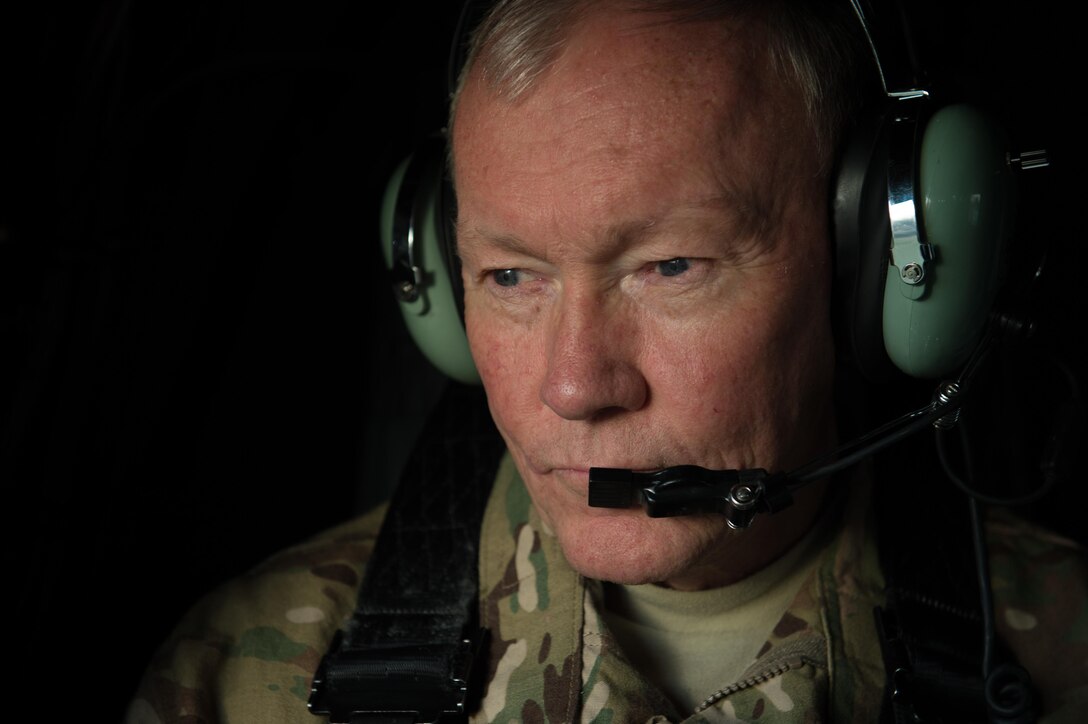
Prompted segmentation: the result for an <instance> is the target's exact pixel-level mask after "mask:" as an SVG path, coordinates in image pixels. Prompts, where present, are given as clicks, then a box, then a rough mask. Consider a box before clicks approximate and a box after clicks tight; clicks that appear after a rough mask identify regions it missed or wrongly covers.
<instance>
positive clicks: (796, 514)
mask: <svg viewBox="0 0 1088 724" xmlns="http://www.w3.org/2000/svg"><path fill="white" fill-rule="evenodd" d="M720 5H721V6H720V7H718V4H714V3H706V2H694V3H683V2H620V1H618V0H617V1H616V2H577V1H572V2H535V3H534V2H532V1H531V0H529V1H526V2H508V3H500V4H499V8H500V9H499V12H498V14H497V15H493V16H492V17H491V18H489V19H488V20H487V21H485V24H484V25H483V29H482V30H481V32H480V33H478V34H477V37H476V39H475V41H474V50H473V54H472V55H471V57H470V59H469V64H468V66H467V69H466V70H465V72H464V73H463V76H462V81H461V86H460V89H459V92H458V94H457V97H456V99H455V104H454V113H453V116H452V124H451V139H452V147H451V150H452V153H451V159H452V174H453V180H454V185H455V188H456V192H457V208H458V213H457V219H456V229H457V251H458V253H459V255H460V258H461V261H462V266H463V282H464V319H465V326H466V331H467V333H468V339H469V344H470V346H471V350H472V355H473V358H474V360H475V363H476V366H477V368H478V370H479V373H480V376H481V378H482V380H483V383H484V387H485V389H486V392H487V398H488V403H489V406H490V410H491V414H492V416H493V418H494V421H495V423H496V425H497V427H498V429H499V431H500V433H501V434H502V437H503V440H504V441H505V443H506V446H507V449H508V453H509V455H508V458H507V459H506V460H505V461H504V462H503V464H502V465H501V467H500V471H499V475H498V478H497V480H496V483H495V488H494V490H493V492H492V493H491V500H490V503H489V506H488V510H487V513H486V515H485V518H484V522H483V530H482V533H481V550H480V560H479V570H480V612H481V613H480V616H481V620H482V622H483V624H484V625H485V626H486V627H487V628H488V629H489V630H490V632H491V637H490V639H491V643H490V651H489V654H490V656H489V660H488V662H487V669H486V677H485V678H486V684H485V686H484V687H483V691H482V697H481V700H480V702H479V703H478V705H477V706H475V708H474V713H473V716H474V717H476V718H478V719H480V720H486V721H504V722H505V721H544V720H548V721H574V720H583V721H613V722H618V721H651V720H652V721H666V720H667V721H678V720H681V719H686V718H689V717H691V718H692V719H691V720H693V721H709V720H715V721H717V720H724V721H734V720H744V721H748V720H754V719H758V720H760V721H790V722H794V721H796V722H802V721H806V722H810V721H836V722H839V721H859V722H861V721H866V722H867V721H875V720H877V719H878V717H879V716H880V711H881V707H882V704H883V696H884V692H885V685H886V673H885V670H884V658H883V656H882V652H881V645H880V641H879V637H878V634H877V631H876V628H875V626H874V623H873V609H874V608H875V607H877V606H879V605H881V604H882V602H883V601H884V594H883V579H882V576H881V572H880V569H879V566H878V564H877V556H876V551H875V546H874V542H873V535H872V530H871V520H870V516H869V506H868V501H867V497H866V489H867V488H866V485H865V484H864V482H858V483H857V484H855V485H853V486H852V487H850V489H849V492H847V490H845V489H844V488H843V486H836V488H834V489H830V488H828V483H827V481H820V482H818V483H816V484H814V485H811V486H808V487H806V488H804V489H803V490H801V491H800V492H799V493H798V494H797V495H796V497H795V500H794V503H793V505H791V506H790V507H789V508H787V509H786V510H784V511H783V512H780V513H777V514H775V515H771V516H764V517H759V518H757V519H756V521H755V523H754V524H753V525H752V526H751V528H750V529H748V530H745V531H743V532H737V531H734V530H732V529H731V528H730V527H729V526H728V525H727V524H726V522H725V518H724V517H722V516H719V515H697V516H686V517H671V518H649V517H647V516H646V515H645V514H643V513H642V512H641V511H639V510H637V509H618V510H617V509H601V508H591V507H589V506H587V505H586V497H587V489H588V477H589V468H590V467H596V466H610V467H619V468H630V469H633V470H654V469H658V468H662V467H665V466H669V465H676V464H697V465H701V466H704V467H707V468H728V469H744V468H765V469H768V470H773V471H780V470H781V471H784V470H790V469H793V468H796V467H797V466H799V465H801V464H802V463H804V462H806V461H808V460H810V459H812V458H814V457H816V456H818V455H819V454H821V453H824V452H826V451H828V450H830V449H832V448H833V447H834V445H835V444H836V442H837V439H838V435H837V432H836V414H835V408H834V405H833V399H832V397H833V396H832V388H833V378H834V370H835V361H836V353H835V346H834V342H833V338H832V319H831V316H832V313H831V282H832V259H831V247H830V243H829V236H830V230H829V220H828V206H829V203H828V187H829V174H830V172H831V169H832V166H833V163H832V155H831V154H832V152H833V150H834V149H835V148H836V147H837V145H838V141H839V138H838V134H839V129H840V127H841V125H842V120H843V118H842V117H843V115H844V112H845V110H846V109H848V108H849V106H850V101H849V99H850V92H849V88H850V87H851V84H852V83H851V81H850V79H849V77H843V78H830V79H829V77H828V76H829V74H831V73H833V72H834V71H835V70H836V69H838V71H839V72H842V73H844V74H845V73H847V71H848V70H849V69H850V68H851V65H850V63H849V62H844V61H843V58H842V57H841V55H848V53H845V52H842V53H841V54H840V51H843V48H844V47H845V45H844V43H845V41H844V39H843V38H844V37H845V36H840V35H838V34H836V33H837V32H840V31H842V30H843V28H844V27H845V26H844V25H843V24H841V23H837V22H836V21H834V20H832V21H830V22H828V23H826V24H823V25H819V26H814V25H811V24H810V23H811V22H815V20H816V19H818V18H819V17H820V15H819V14H816V15H811V16H809V15H806V13H805V12H801V14H800V15H798V14H797V12H796V11H797V10H798V7H799V6H791V4H789V3H772V4H769V5H768V4H764V5H760V4H748V3H722V4H720ZM842 6H843V7H842V8H840V10H841V11H842V12H841V13H838V14H848V13H849V8H848V6H847V5H846V3H845V2H844V3H843V4H842ZM800 9H801V10H802V11H803V10H804V8H803V4H801V6H800ZM844 99H845V100H844ZM830 503H833V504H830ZM380 515H381V511H378V513H376V514H374V515H371V516H368V517H366V518H364V519H362V520H360V521H355V522H352V523H350V524H348V525H347V527H345V528H343V529H339V530H338V531H336V532H334V533H332V534H330V535H328V536H324V537H321V538H319V539H317V540H315V541H312V542H310V543H308V544H306V545H304V546H303V547H301V548H299V549H296V550H293V551H291V552H289V553H287V554H283V555H281V556H277V557H275V558H273V559H271V561H270V562H269V563H267V564H266V565H265V566H263V567H262V568H261V569H259V570H258V571H257V572H255V573H254V574H253V575H252V576H248V577H246V578H245V579H243V580H241V581H240V582H238V583H235V584H231V585H230V586H228V587H226V588H225V589H223V590H222V591H219V592H217V593H216V594H214V595H213V596H211V597H210V598H209V599H207V600H206V601H204V602H203V603H202V604H201V605H200V606H199V607H198V608H197V609H196V610H195V611H194V612H193V614H191V615H190V617H188V618H187V620H186V621H185V622H184V623H183V624H182V626H181V627H180V628H179V630H178V633H177V635H176V638H175V639H174V640H173V642H172V643H171V644H170V645H168V646H167V647H166V648H165V649H164V653H163V656H162V658H161V660H160V661H157V662H156V663H155V664H153V665H152V667H151V668H150V669H149V672H148V676H147V678H146V680H145V684H144V686H143V688H142V690H141V692H140V694H139V695H138V697H137V698H136V700H135V701H134V703H133V706H132V708H131V711H130V720H131V721H157V720H162V721H181V720H183V719H187V717H197V719H198V720H207V719H214V718H216V717H222V718H223V719H224V720H226V719H229V720H231V721H306V720H307V718H308V717H309V714H307V713H306V708H305V703H304V699H305V694H307V693H308V687H309V683H310V679H311V677H312V675H313V672H314V669H315V667H316V666H317V661H318V658H319V657H320V655H321V654H322V653H323V652H324V651H325V649H326V648H327V646H328V642H329V640H330V639H331V638H332V636H333V633H334V632H335V631H336V629H337V628H338V626H339V625H340V623H341V622H342V620H343V619H344V618H345V616H347V614H348V613H349V612H350V610H351V607H352V605H353V603H354V600H353V596H354V593H355V584H356V582H357V580H358V575H359V570H360V568H361V567H362V565H363V564H364V562H365V558H366V556H367V555H368V552H369V544H370V539H371V537H372V536H373V533H374V531H375V530H376V528H377V525H378V523H379V521H380ZM1009 531H1011V532H1014V533H1015V534H1016V535H1015V536H1006V539H1009V538H1012V537H1017V536H1018V537H1019V538H1020V541H1021V543H1020V544H1021V545H1024V541H1029V542H1028V543H1027V544H1026V545H1027V547H1029V548H1031V547H1035V548H1036V549H1039V550H1041V549H1044V548H1045V550H1046V551H1047V556H1048V560H1049V561H1051V562H1055V563H1060V564H1061V565H1065V564H1066V562H1067V561H1069V560H1071V559H1070V556H1071V555H1073V554H1075V551H1073V550H1072V549H1071V548H1070V547H1068V546H1066V545H1065V544H1064V543H1061V542H1055V541H1053V540H1051V539H1048V538H1046V537H1044V536H1042V535H1040V534H1037V533H1036V532H1034V531H1032V530H1029V529H1028V528H1027V527H1024V526H1019V527H1016V528H1010V529H1008V530H1007V531H1006V532H1009ZM1003 540H1004V539H1003ZM1007 549H1008V546H1006V547H1005V548H1001V549H1000V550H1001V551H1002V552H1008V550H1007ZM1014 554H1015V551H1012V552H1011V553H1009V555H1008V556H1007V558H1008V559H1009V560H1012V559H1014V558H1015V555H1014ZM1036 559H1037V560H1039V557H1038V556H1037V558H1036ZM1047 570H1049V569H1047ZM334 571H346V573H345V574H341V575H333V573H332V572H334ZM1078 571H1079V569H1078ZM1032 575H1033V576H1034V577H1036V578H1039V577H1045V576H1046V575H1049V574H1048V573H1046V572H1044V571H1042V569H1039V568H1036V569H1035V570H1034V572H1033V573H1032ZM1076 575H1077V576H1078V578H1077V580H1076V581H1075V583H1076V587H1077V593H1076V594H1075V595H1074V596H1072V598H1071V599H1070V600H1067V601H1065V602H1064V603H1062V606H1063V607H1065V609H1063V610H1066V609H1068V607H1069V606H1072V607H1073V609H1074V610H1076V611H1083V610H1084V600H1083V583H1084V581H1083V578H1082V577H1080V573H1079V572H1078V573H1077V574H1076ZM1007 595H1008V596H1009V597H1011V598H1012V599H1014V600H1015V599H1016V596H1017V595H1018V594H1016V593H1015V591H1009V592H1007ZM1070 601H1072V602H1070ZM1002 605H1011V604H1006V603H1003V604H1002ZM1015 605H1016V606H1019V608H1014V609H1012V610H1015V611H1018V612H1025V611H1026V608H1025V607H1026V606H1027V604H1026V603H1024V602H1023V601H1019V600H1015ZM1045 609H1046V607H1045V606H1043V607H1042V608H1040V609H1032V612H1031V613H1030V614H1028V615H1030V616H1032V617H1033V620H1034V621H1035V625H1034V626H1033V627H1032V628H1037V630H1035V631H1034V632H1033V634H1032V635H1033V636H1034V637H1036V639H1035V640H1038V637H1039V636H1049V637H1051V638H1049V639H1047V640H1048V641H1050V644H1049V645H1051V646H1053V647H1054V648H1053V649H1052V654H1053V655H1054V656H1062V655H1070V656H1076V657H1079V658H1078V659H1077V660H1078V661H1083V656H1084V651H1083V647H1082V646H1080V645H1074V644H1072V643H1070V642H1069V641H1068V640H1067V639H1068V637H1065V636H1064V635H1063V634H1064V629H1063V630H1062V631H1061V632H1059V633H1057V634H1055V633H1052V632H1051V629H1050V628H1049V626H1050V624H1049V623H1048V622H1049V621H1050V620H1052V619H1053V620H1054V621H1058V622H1059V623H1056V624H1055V625H1056V626H1058V627H1059V628H1061V627H1066V626H1068V625H1070V618H1069V616H1068V615H1066V614H1068V610H1066V612H1065V614H1061V615H1057V616H1049V615H1048V612H1047V611H1046V610H1045ZM1002 610H1007V609H1002ZM1051 613H1053V612H1051ZM1006 618H1007V617H1006ZM1014 619H1015V617H1014ZM1015 634H1016V632H1015V631H1012V632H1010V636H1011V638H1012V639H1013V640H1012V643H1013V644H1014V645H1017V644H1021V645H1022V644H1024V642H1025V641H1028V639H1022V640H1018V639H1016V638H1015ZM1078 647H1079V648H1078ZM1036 658H1037V657H1036ZM1078 666H1080V667H1081V669H1083V664H1079V665H1078ZM1084 680H1085V676H1084V672H1083V670H1081V671H1079V672H1075V673H1072V674H1070V673H1069V672H1068V671H1067V672H1066V673H1065V674H1063V675H1059V676H1058V678H1057V679H1049V680H1047V681H1044V683H1043V688H1044V689H1045V692H1044V693H1045V694H1046V698H1044V704H1045V706H1046V707H1047V708H1048V709H1050V710H1056V709H1058V708H1059V707H1060V706H1062V705H1068V704H1069V701H1068V700H1066V699H1065V698H1064V697H1065V696H1066V694H1065V691H1066V690H1067V689H1071V688H1073V687H1074V686H1076V685H1077V684H1078V683H1080V684H1082V683H1083V682H1084ZM1080 691H1081V694H1080V695H1083V692H1084V689H1083V688H1082V689H1081V690H1080Z"/></svg>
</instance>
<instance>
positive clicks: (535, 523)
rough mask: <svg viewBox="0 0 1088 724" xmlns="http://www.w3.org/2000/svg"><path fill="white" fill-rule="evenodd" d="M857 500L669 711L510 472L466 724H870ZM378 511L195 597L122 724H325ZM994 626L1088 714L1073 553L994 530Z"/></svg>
mask: <svg viewBox="0 0 1088 724" xmlns="http://www.w3.org/2000/svg"><path fill="white" fill-rule="evenodd" d="M869 510H870V506H869V504H868V501H867V500H866V496H865V495H864V490H861V491H859V494H856V495H851V496H850V502H849V504H848V506H847V509H846V510H845V512H844V520H843V524H842V525H841V526H840V527H839V529H838V530H837V531H835V532H834V533H833V535H831V536H829V539H828V540H827V542H826V545H825V546H824V549H823V553H822V555H821V560H820V563H819V565H818V566H817V568H816V570H815V572H814V573H813V574H812V575H811V577H810V579H809V580H808V582H807V583H806V584H805V585H804V586H802V588H801V590H800V592H799V593H798V595H797V597H796V599H795V600H794V602H793V603H792V605H791V606H790V607H789V609H788V610H787V611H786V613H785V614H784V615H783V616H782V618H781V620H780V621H779V623H778V625H777V626H776V627H775V629H774V632H773V633H772V635H771V637H770V640H768V641H767V643H766V644H765V645H764V646H763V648H762V650H761V652H760V654H759V656H758V658H757V660H756V661H755V662H753V664H752V665H751V666H750V667H749V669H748V670H747V672H746V673H745V674H744V675H743V676H742V677H741V679H740V680H739V681H723V682H721V687H720V688H719V689H718V690H717V691H713V692H707V699H706V701H705V702H704V703H703V704H702V705H701V706H700V707H699V708H698V710H697V711H695V712H680V711H677V710H676V708H675V707H674V705H673V704H672V703H670V702H669V701H668V700H666V699H665V697H664V696H663V695H662V694H661V693H659V692H658V691H657V689H656V688H655V687H654V686H653V685H652V684H651V683H649V682H648V681H646V680H645V679H644V678H643V677H642V676H641V675H640V674H639V672H638V671H636V670H635V669H634V668H633V667H632V666H631V665H630V664H629V663H628V661H627V660H626V658H625V657H624V655H623V652H622V651H620V650H619V649H618V648H617V647H616V645H615V643H614V641H613V639H612V637H611V636H610V634H609V633H608V631H607V630H606V629H605V627H604V626H603V625H602V621H601V617H600V615H599V610H600V601H601V586H600V584H599V583H598V582H596V581H589V580H586V579H584V578H582V577H581V576H579V575H578V574H577V573H575V572H574V571H573V570H572V569H571V568H570V566H569V565H568V564H567V563H566V561H565V559H564V558H563V556H562V554H561V552H560V550H559V547H558V544H557V542H556V540H555V539H554V538H553V537H552V536H551V535H549V534H548V533H547V532H546V531H545V529H544V528H543V527H542V525H541V523H540V519H539V517H538V515H537V513H536V510H535V509H534V508H533V506H532V504H531V503H530V500H529V497H528V494H527V493H526V491H525V488H524V486H523V485H522V483H521V481H520V478H519V477H518V475H517V472H516V470H515V469H514V466H513V464H512V463H511V461H510V459H509V456H507V458H506V459H505V460H504V461H503V463H502V465H501V467H500V470H499V475H498V477H497V480H496V485H495V489H494V491H493V493H492V496H491V499H490V502H489V505H488V509H487V513H486V516H485V520H484V524H483V532H482V534H481V551H480V605H481V618H482V621H483V623H484V625H485V626H487V627H489V628H490V629H491V634H492V636H491V639H492V650H491V657H490V671H489V679H488V681H489V683H488V685H487V688H486V692H485V694H484V697H483V700H482V703H481V704H480V707H479V709H478V711H476V712H475V714H474V716H473V721H477V722H575V721H584V722H598V723H606V722H612V723H616V724H618V723H619V722H679V721H685V722H738V721H739V722H755V721H758V722H768V723H774V722H875V721H877V718H878V714H879V709H880V703H881V696H882V691H883V687H884V670H883V665H882V661H881V656H880V649H879V643H878V641H877V638H876V634H875V630H874V626H873V615H872V611H873V607H874V606H877V605H879V604H880V603H881V602H882V601H883V596H882V593H881V591H882V585H883V581H882V576H881V573H880V570H879V566H878V564H877V557H876V551H875V545H874V543H873V531H872V525H873V522H872V516H871V515H870V513H869ZM382 513H383V511H382V510H377V511H374V512H372V513H370V514H368V515H366V516H364V517H361V518H359V519H356V520H354V521H352V522H349V523H347V524H345V525H343V526H340V527H338V528H335V529H333V530H331V531H329V532H328V533H326V534H323V535H321V536H319V537H317V538H315V539H314V540H311V541H309V542H307V543H304V544H302V545H300V546H297V547H295V548H292V549H289V550H287V551H285V552H283V553H280V554H278V555H276V556H274V557H272V558H270V559H269V560H268V561H266V562H265V563H263V564H262V565H260V566H258V567H257V568H256V569H254V570H253V571H251V572H250V573H249V574H247V575H245V576H243V577H241V578H240V579H237V580H235V581H233V582H230V583H229V584H227V585H226V586H224V587H223V588H221V589H220V590H218V591H216V592H214V593H212V594H211V595H209V596H208V597H206V598H205V599H204V600H203V601H201V602H200V603H199V604H198V605H197V606H196V607H195V608H194V609H193V611H191V612H190V613H189V615H188V616H186V618H185V619H184V620H183V621H182V622H181V624H180V625H179V626H178V628H177V629H176V631H175V632H174V633H173V635H172V636H171V638H170V639H169V640H168V641H167V642H165V644H164V645H163V647H162V648H161V649H160V651H159V653H158V654H157V655H156V657H155V658H154V659H153V661H152V662H151V663H150V665H149V667H148V669H147V672H146V674H145V677H144V680H143V682H142V684H141V686H140V688H139V691H138V692H137V694H136V696H135V698H134V699H133V701H132V704H131V706H130V708H129V713H128V717H127V719H128V722H129V724H151V723H158V722H163V723H168V722H192V723H196V722H232V723H234V724H238V723H241V722H261V723H268V724H277V723H280V722H300V723H304V724H306V723H308V722H313V721H320V720H319V719H317V718H316V717H314V716H313V715H311V714H309V712H308V710H307V707H306V701H307V698H308V696H309V687H310V681H311V678H312V676H313V673H314V671H315V669H316V667H317V664H318V661H319V660H320V658H321V656H322V655H323V654H324V652H325V650H326V648H327V647H328V644H329V641H330V640H331V639H332V637H333V635H334V633H335V632H336V630H337V629H338V628H339V627H340V626H341V625H342V624H343V622H344V621H345V620H346V618H347V617H348V616H350V614H351V612H352V611H353V609H354V606H355V594H356V592H357V589H358V585H359V583H360V581H361V573H362V568H363V565H364V562H365V561H366V560H367V557H368V556H369V554H370V551H371V548H372V545H373V542H374V539H375V537H376V534H377V530H378V527H379V525H380V522H381V519H382ZM991 548H992V549H991V552H992V573H993V578H994V589H995V597H996V598H997V607H996V615H997V620H998V623H999V626H1000V633H1001V635H1002V637H1003V639H1004V640H1005V641H1006V642H1007V643H1009V645H1010V646H1011V647H1012V648H1013V649H1014V650H1015V651H1016V652H1017V654H1018V655H1019V657H1020V661H1021V662H1022V663H1023V664H1024V665H1025V666H1026V667H1027V668H1028V670H1029V671H1031V672H1032V673H1033V678H1034V681H1035V684H1036V686H1037V687H1038V688H1039V689H1040V690H1041V693H1042V696H1043V700H1044V705H1045V706H1044V708H1045V709H1046V710H1048V711H1049V712H1051V714H1050V715H1048V716H1047V717H1046V718H1044V721H1049V722H1066V721H1069V722H1072V721H1084V719H1083V718H1081V716H1080V715H1081V714H1083V711H1084V707H1085V705H1088V600H1086V594H1085V591H1086V578H1085V568H1084V564H1083V559H1082V558H1081V554H1080V551H1079V549H1078V548H1077V547H1076V546H1075V545H1074V544H1072V543H1070V542H1068V541H1065V540H1063V539H1060V538H1056V537H1054V536H1049V535H1047V534H1046V533H1044V532H1041V531H1039V530H1037V529H1034V528H1032V527H1030V526H1028V525H1026V524H1024V523H1022V522H1018V521H1014V520H1007V521H1001V522H999V523H997V524H994V525H991Z"/></svg>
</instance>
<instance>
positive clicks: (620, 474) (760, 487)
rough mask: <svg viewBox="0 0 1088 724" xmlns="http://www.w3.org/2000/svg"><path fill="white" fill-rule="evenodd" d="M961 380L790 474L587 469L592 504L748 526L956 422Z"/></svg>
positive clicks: (686, 468)
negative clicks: (919, 435)
mask: <svg viewBox="0 0 1088 724" xmlns="http://www.w3.org/2000/svg"><path fill="white" fill-rule="evenodd" d="M963 389H964V388H963V386H962V385H961V383H960V382H942V383H941V384H940V385H939V386H938V387H937V391H936V392H935V393H934V396H933V399H932V401H931V402H930V403H929V404H928V405H926V406H925V407H922V408H919V409H917V410H914V411H912V412H909V413H907V414H906V415H903V416H902V417H899V418H896V419H895V420H892V421H891V422H888V423H885V424H884V425H881V426H880V427H878V428H876V429H875V430H872V431H870V432H868V433H866V434H865V435H862V436H861V437H859V438H857V439H855V440H852V441H851V442H849V443H847V444H845V445H842V446H840V447H838V448H836V449H835V450H833V451H832V452H830V453H828V454H827V455H824V456H822V457H819V458H817V459H816V460H813V461H812V462H809V463H808V464H806V465H803V466H802V467H800V468H798V469H796V470H794V471H792V472H790V473H785V474H783V473H773V474H772V473H768V472H767V471H766V470H764V469H762V468H748V469H742V470H708V469H707V468H703V467H699V466H698V465H675V466H672V467H668V468H663V469H661V470H657V471H654V472H648V473H640V472H636V471H634V470H628V469H626V468H590V469H589V500H588V503H589V506H590V507H593V508H631V507H635V506H637V505H639V504H641V505H642V507H643V509H644V510H645V512H646V514H647V515H648V516H650V517H651V518H661V517H668V516H677V515H700V514H705V513H720V514H722V515H725V517H726V522H727V523H728V524H729V527H731V528H735V529H742V528H747V527H748V526H749V525H751V523H752V520H753V518H755V516H756V514H757V513H768V514H769V513H777V512H778V511H780V510H782V509H783V508H786V507H788V506H789V505H790V504H791V503H792V502H793V493H794V491H795V490H797V489H798V488H801V487H803V486H804V485H807V484H809V483H812V482H815V481H816V480H819V479H821V478H824V477H827V476H829V475H833V474H835V473H837V472H839V471H840V470H843V469H845V468H848V467H850V466H852V465H855V464H856V463H858V462H860V461H861V460H863V459H865V458H867V457H869V456H870V455H873V454H875V453H877V452H879V451H880V450H882V449H884V448H886V447H888V446H889V445H892V444H894V443H896V442H898V441H900V440H902V439H903V438H905V437H907V436H909V435H913V434H914V433H916V432H918V431H920V430H922V429H924V428H926V427H928V426H929V425H933V426H934V427H938V428H942V429H948V428H950V427H952V426H953V425H955V424H956V422H957V420H958V417H959V409H960V407H961V406H962V405H963V402H964V395H963V394H962V392H963Z"/></svg>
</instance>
